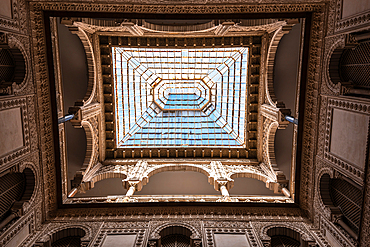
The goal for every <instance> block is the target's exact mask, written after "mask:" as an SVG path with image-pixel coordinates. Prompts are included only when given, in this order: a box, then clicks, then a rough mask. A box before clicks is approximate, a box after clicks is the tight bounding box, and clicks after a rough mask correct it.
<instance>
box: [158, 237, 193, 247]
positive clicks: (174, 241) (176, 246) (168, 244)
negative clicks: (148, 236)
mask: <svg viewBox="0 0 370 247" xmlns="http://www.w3.org/2000/svg"><path fill="white" fill-rule="evenodd" d="M161 246H162V247H190V238H189V237H186V236H185V235H182V234H171V235H168V236H165V237H164V238H163V239H162V241H161Z"/></svg>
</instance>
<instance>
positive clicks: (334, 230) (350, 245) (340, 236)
mask: <svg viewBox="0 0 370 247" xmlns="http://www.w3.org/2000/svg"><path fill="white" fill-rule="evenodd" d="M320 228H321V232H322V233H323V235H325V232H326V231H328V232H329V233H330V234H331V235H332V236H333V237H334V238H335V240H336V241H338V243H339V244H340V245H341V246H343V247H355V246H357V243H356V242H355V241H354V240H353V239H352V238H351V237H350V236H349V235H348V233H346V232H345V231H344V230H343V231H338V227H336V226H335V225H334V223H332V222H330V221H329V220H327V219H326V218H325V217H320Z"/></svg>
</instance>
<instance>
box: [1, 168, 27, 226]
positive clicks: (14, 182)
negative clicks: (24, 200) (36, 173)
mask: <svg viewBox="0 0 370 247" xmlns="http://www.w3.org/2000/svg"><path fill="white" fill-rule="evenodd" d="M24 189H25V179H24V175H23V174H22V173H10V174H6V175H5V176H3V177H1V178H0V220H2V219H3V218H4V217H6V214H7V212H8V211H9V209H10V208H11V207H12V205H13V203H14V202H16V201H18V200H20V199H21V197H22V195H23V192H24Z"/></svg>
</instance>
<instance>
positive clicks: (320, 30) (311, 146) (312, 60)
mask: <svg viewBox="0 0 370 247" xmlns="http://www.w3.org/2000/svg"><path fill="white" fill-rule="evenodd" d="M324 22H325V14H324V12H314V13H313V15H312V31H311V42H310V49H309V64H310V65H309V66H308V74H307V85H306V96H305V97H306V102H305V106H304V112H300V114H304V123H303V133H302V137H303V140H302V142H303V144H302V162H301V174H300V179H301V184H300V194H299V197H300V205H301V208H302V209H303V210H306V211H307V213H308V217H309V218H310V219H313V213H312V210H313V203H312V202H313V198H314V190H313V189H312V188H313V186H314V182H315V173H314V170H315V150H316V143H317V131H315V123H317V122H318V116H319V107H318V105H319V98H318V97H317V95H318V94H319V85H320V71H321V67H322V66H321V64H322V52H323V49H322V48H323V38H324V28H325V25H324ZM300 97H304V96H303V95H301V96H300Z"/></svg>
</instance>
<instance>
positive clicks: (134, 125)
mask: <svg viewBox="0 0 370 247" xmlns="http://www.w3.org/2000/svg"><path fill="white" fill-rule="evenodd" d="M112 62H113V75H114V99H115V113H116V119H115V120H116V121H115V122H116V126H115V128H116V144H117V148H134V147H147V148H160V147H167V148H168V147H216V148H217V147H219V148H220V147H225V148H226V147H228V148H241V147H245V140H246V136H245V133H246V131H245V127H246V102H247V74H248V73H247V68H248V47H230V48H202V49H162V48H124V47H112Z"/></svg>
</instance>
